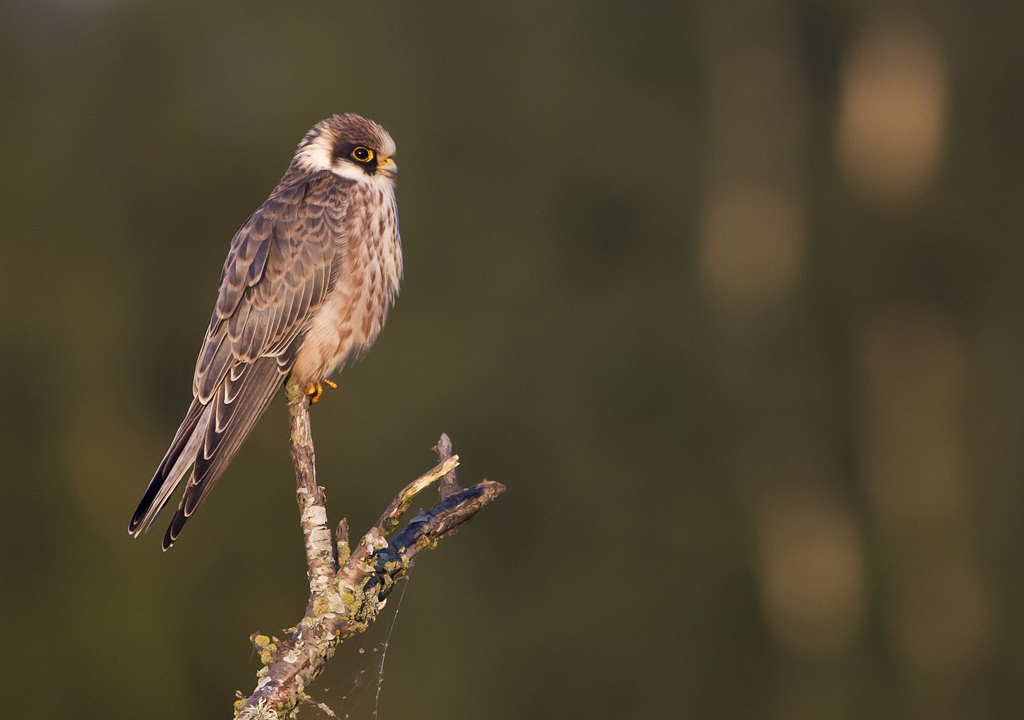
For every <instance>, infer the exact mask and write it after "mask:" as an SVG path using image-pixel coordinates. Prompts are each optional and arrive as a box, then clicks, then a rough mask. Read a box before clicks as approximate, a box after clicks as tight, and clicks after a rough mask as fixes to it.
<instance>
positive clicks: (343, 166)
mask: <svg viewBox="0 0 1024 720" xmlns="http://www.w3.org/2000/svg"><path fill="white" fill-rule="evenodd" d="M330 171H331V172H332V173H334V174H335V175H337V176H338V177H343V178H348V179H349V180H356V181H359V180H365V179H366V172H365V171H364V170H363V169H362V168H361V167H359V166H358V165H356V164H355V163H353V162H349V161H348V160H339V161H338V162H336V163H335V164H334V165H331V166H330Z"/></svg>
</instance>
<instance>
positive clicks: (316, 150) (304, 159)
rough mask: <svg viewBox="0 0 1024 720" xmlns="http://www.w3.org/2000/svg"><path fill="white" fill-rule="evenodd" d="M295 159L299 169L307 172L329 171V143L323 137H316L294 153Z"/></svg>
mask: <svg viewBox="0 0 1024 720" xmlns="http://www.w3.org/2000/svg"><path fill="white" fill-rule="evenodd" d="M295 159H296V160H297V161H298V165H299V167H300V168H302V169H303V170H308V171H309V172H319V171H320V170H331V169H332V168H331V143H330V141H329V140H328V139H327V138H326V137H324V136H323V135H318V136H317V137H315V138H314V139H313V141H312V142H310V143H309V144H308V145H306V146H305V147H304V148H301V149H300V150H299V151H298V152H297V153H295Z"/></svg>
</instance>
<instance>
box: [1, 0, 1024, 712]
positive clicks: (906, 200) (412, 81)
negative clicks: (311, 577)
mask: <svg viewBox="0 0 1024 720" xmlns="http://www.w3.org/2000/svg"><path fill="white" fill-rule="evenodd" d="M1022 68H1024V6H1022V5H1020V4H1019V3H1013V2H1008V1H1004V2H999V1H996V0H993V1H989V2H982V3H974V2H967V1H966V0H961V1H959V2H958V1H956V0H949V1H947V2H936V3H914V2H911V3H908V4H903V5H894V4H892V3H882V2H878V3H872V2H853V1H851V2H824V1H815V0H802V1H794V2H782V1H779V2H745V1H744V0H725V1H724V2H697V3H688V2H678V1H676V2H666V1H660V2H636V3H627V2H623V3H611V2H605V1H603V0H601V1H596V2H587V1H583V0H578V1H577V0H568V1H565V2H562V1H559V2H535V1H533V0H525V1H520V2H516V3H506V4H499V3H478V2H417V3H411V2H359V3H353V2H343V1H341V0H333V1H331V2H326V1H325V2H308V1H306V0H300V1H298V2H289V3H272V2H262V1H261V2H248V3H229V2H221V1H220V0H203V1H202V2H199V1H194V2H178V1H174V2H155V1H143V0H7V1H6V2H4V3H3V4H2V6H0V218H2V230H0V375H2V377H3V379H4V386H3V393H2V399H0V649H2V651H0V677H2V678H3V680H2V682H0V685H2V687H3V692H2V693H0V696H2V700H0V705H2V706H3V708H4V714H5V715H8V716H10V717H32V718H38V719H39V720H44V719H47V718H104V719H110V718H115V719H116V718H138V717H143V716H144V717H148V718H191V717H196V718H198V717H211V718H212V717H229V713H230V712H231V703H232V701H233V700H234V692H235V690H242V691H250V690H251V689H252V687H253V685H254V675H255V672H256V670H257V668H258V658H257V657H255V656H254V654H253V652H252V649H251V646H250V645H249V643H248V636H249V635H250V633H252V632H254V631H257V630H260V631H262V632H265V633H268V634H278V635H280V634H281V629H282V628H286V627H288V626H290V625H292V624H294V623H295V622H296V621H297V620H298V618H299V617H300V616H301V613H302V608H303V606H304V604H305V597H306V589H305V575H304V562H303V558H302V544H301V538H300V534H299V529H298V523H297V511H296V506H295V502H294V496H293V476H292V470H291V466H290V462H289V459H288V455H287V437H286V434H287V424H286V417H285V413H284V408H283V403H282V401H281V400H280V399H278V400H277V401H276V402H275V403H274V405H273V406H272V407H271V409H270V411H269V412H268V414H267V415H266V417H264V419H263V420H262V421H261V422H260V424H259V425H258V426H257V428H256V429H255V431H254V432H253V434H252V436H251V437H250V439H249V441H248V442H247V444H246V445H245V446H244V448H243V449H242V451H241V453H240V454H239V456H238V458H237V459H236V460H235V461H234V463H233V464H232V466H231V467H230V468H229V470H228V472H227V473H226V474H225V476H224V477H223V478H222V480H221V481H220V483H219V486H218V488H217V490H216V492H214V493H212V495H211V496H210V497H209V499H208V500H207V502H206V503H205V505H204V507H203V508H202V511H201V512H199V513H198V514H197V516H196V517H195V519H194V520H193V521H192V522H191V523H190V524H189V527H188V531H187V532H186V533H184V535H183V536H182V538H181V540H180V541H179V542H178V544H177V545H176V546H175V547H174V548H173V550H172V551H170V552H168V553H166V554H164V553H161V552H160V549H159V534H161V533H162V532H163V522H164V518H161V519H160V520H158V522H157V526H158V527H159V528H160V529H159V531H158V532H154V533H150V534H148V535H146V536H144V537H143V538H141V539H140V540H132V539H131V538H129V536H128V535H127V534H126V532H125V530H126V527H127V522H128V519H129V517H130V516H131V513H132V511H133V510H134V509H135V506H136V503H137V502H138V499H139V498H140V496H141V493H142V491H143V489H144V487H145V485H146V483H147V482H148V480H149V478H150V476H151V474H152V472H153V470H154V468H155V466H156V464H157V463H158V461H159V460H160V458H161V456H162V454H163V452H164V450H165V449H166V446H167V444H168V443H169V441H170V439H171V437H172V436H173V433H174V430H175V429H176V427H177V424H178V422H179V421H180V419H181V417H182V415H183V413H184V411H185V409H186V408H187V406H188V403H189V400H190V388H191V376H192V370H193V367H194V362H195V355H196V353H197V352H198V349H199V345H200V341H201V339H202V335H203V331H204V329H205V326H206V323H207V322H208V319H209V313H210V311H211V308H212V303H213V300H214V293H215V289H216V285H217V281H218V277H219V272H220V266H221V263H222V262H223V258H224V256H225V254H226V251H227V248H228V244H229V241H230V239H231V236H232V235H233V233H234V232H235V230H236V229H237V228H238V226H239V225H240V224H241V223H242V222H243V221H244V220H245V218H246V217H247V216H248V214H249V213H250V212H252V211H253V210H254V209H255V208H256V207H257V206H258V205H259V204H260V203H261V202H262V201H263V200H264V199H265V198H266V196H267V194H268V193H269V192H270V190H271V189H272V188H273V187H274V185H275V184H276V182H277V181H278V179H279V178H280V176H281V174H282V173H283V172H284V169H285V168H286V166H287V164H288V162H289V160H290V158H291V155H292V152H293V151H294V148H295V145H296V144H297V143H298V141H299V140H300V139H301V138H302V136H303V134H304V133H305V132H306V131H307V130H308V129H309V128H310V127H311V126H312V125H313V124H314V123H315V122H317V121H319V120H320V119H322V118H324V117H326V116H328V115H330V114H331V113H336V112H339V113H340V112H345V111H353V112H358V113H360V114H364V115H366V116H368V117H371V118H373V119H375V120H377V121H378V122H380V123H381V124H383V125H384V126H385V127H387V128H388V129H389V131H390V132H391V133H392V135H393V136H394V138H395V140H396V142H397V144H398V148H399V150H398V155H397V161H398V164H399V165H400V167H401V181H400V184H399V188H398V204H399V209H400V214H401V223H402V226H401V229H402V237H403V241H404V248H405V274H406V279H405V282H404V284H403V287H402V294H401V297H400V298H399V300H398V304H397V306H396V307H395V309H394V310H393V312H392V314H391V318H390V320H389V322H388V326H387V328H386V330H385V331H384V333H383V334H382V336H381V338H380V339H379V341H378V342H377V345H376V347H375V348H374V349H373V351H372V352H371V353H370V355H369V356H368V358H367V359H366V360H364V361H363V362H361V363H360V364H358V365H356V366H354V367H352V368H349V369H346V370H345V371H344V372H343V373H342V374H341V375H340V377H339V378H337V379H338V380H339V385H340V387H339V389H337V390H328V391H326V395H325V397H324V399H323V401H322V402H321V403H320V404H318V405H317V406H316V407H315V408H314V410H313V415H312V417H313V428H314V434H315V438H316V443H317V459H318V462H319V480H320V482H321V484H323V485H325V486H326V488H327V497H328V509H329V512H330V514H331V517H332V519H333V520H338V519H340V518H341V517H342V516H343V515H344V516H347V517H348V519H349V522H350V523H351V525H352V528H353V532H360V533H361V532H362V531H363V530H365V529H366V527H367V525H368V524H369V523H370V522H372V521H373V520H374V519H375V518H376V517H377V514H379V512H380V511H381V510H382V509H383V508H384V507H385V506H386V504H387V502H388V501H389V500H390V499H391V498H392V496H393V495H394V493H395V492H396V491H397V490H398V489H399V488H400V487H401V486H402V485H404V484H405V483H406V482H408V481H409V480H411V479H412V478H413V477H415V476H416V475H418V474H420V473H421V472H422V471H424V470H426V469H427V468H429V467H430V466H431V465H432V464H433V455H432V454H431V453H430V450H429V448H430V447H431V445H433V444H434V443H435V442H436V440H437V437H438V435H439V434H440V433H441V432H442V431H446V432H448V433H449V434H450V435H451V436H452V438H453V440H454V444H455V449H456V451H457V452H458V453H460V455H461V456H462V458H463V466H462V478H463V480H464V481H469V480H475V479H479V478H481V477H485V476H486V477H487V478H490V479H493V480H497V481H500V482H502V483H504V484H506V485H507V486H508V493H507V495H505V496H504V497H502V498H501V499H500V500H499V501H498V502H497V503H496V504H495V505H493V506H492V507H489V508H487V509H486V510H485V511H484V512H483V513H482V514H481V515H480V516H479V517H478V518H477V520H476V521H474V522H473V523H472V524H471V525H470V526H468V527H467V528H465V529H463V530H461V531H460V532H459V533H458V535H457V536H455V537H453V538H451V539H450V540H446V541H445V542H443V543H442V544H441V545H440V547H438V548H437V549H436V550H434V551H431V552H428V553H426V554H424V555H422V556H421V558H420V560H419V562H418V563H417V566H416V569H415V571H414V573H413V577H412V580H411V581H410V582H409V583H408V584H407V586H406V591H405V595H404V599H403V602H402V605H401V612H400V613H399V616H398V618H397V622H396V623H395V626H394V631H393V633H392V634H391V636H390V644H389V648H388V656H387V663H386V665H385V672H384V675H385V682H384V684H383V687H382V690H381V693H380V717H382V718H413V717H416V718H437V717H448V718H495V719H497V718H522V717H531V718H560V719H564V718H594V719H596V718H638V719H643V720H651V719H653V718H739V719H745V718H750V719H754V718H808V719H810V718H929V719H935V718H958V719H959V718H1007V717H1015V716H1019V715H1021V714H1022V713H1024V620H1022V618H1024V483H1022V479H1024V477H1022V476H1024V284H1022V283H1021V277H1022V271H1024V243H1022V242H1021V239H1022V228H1024V200H1022V198H1024V169H1022V168H1024V70H1022ZM425 502H427V501H425ZM392 604H396V603H394V602H393V603H392ZM392 612H393V611H392ZM387 622H389V623H390V622H391V617H390V616H389V617H388V620H387ZM383 639H384V638H383V636H373V637H369V638H365V639H362V643H363V646H364V650H366V651H367V652H366V653H364V654H363V655H362V656H360V655H359V654H358V653H355V652H353V656H354V657H353V658H352V659H351V660H349V661H348V662H347V664H343V663H341V662H340V659H339V662H337V663H335V664H334V665H333V666H332V668H331V670H330V671H329V673H328V675H327V676H326V677H325V678H324V679H323V682H322V683H321V684H320V685H318V686H315V687H314V688H313V689H312V694H313V696H314V698H315V699H316V700H318V701H324V702H327V703H328V704H330V705H331V706H332V707H334V708H335V710H336V711H338V712H339V715H342V714H343V713H346V712H350V713H351V716H352V717H353V718H355V717H370V715H369V713H370V712H372V709H373V708H372V706H373V702H372V699H367V697H363V699H362V700H360V701H359V703H358V705H357V706H353V707H349V706H347V705H346V704H345V703H346V702H347V701H343V700H342V697H341V696H342V695H343V694H345V692H346V691H345V690H344V688H345V687H346V683H348V682H350V681H351V680H352V679H353V678H363V681H364V684H368V685H369V686H371V687H370V690H369V697H372V695H373V694H374V693H375V692H376V683H375V679H376V677H377V674H378V672H377V666H376V665H375V664H374V663H375V662H376V660H374V659H373V657H374V656H375V655H374V654H375V653H379V650H380V647H379V643H381V642H383ZM368 658H370V659H368ZM360 673H361V674H360ZM367 678H368V679H367ZM318 712H319V711H317V710H315V709H312V708H311V709H309V710H306V711H304V712H303V714H304V715H307V714H308V716H310V717H313V716H316V715H317V714H318Z"/></svg>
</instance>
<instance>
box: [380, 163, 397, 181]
mask: <svg viewBox="0 0 1024 720" xmlns="http://www.w3.org/2000/svg"><path fill="white" fill-rule="evenodd" d="M377 170H378V171H379V172H382V173H384V174H385V175H387V176H388V177H389V178H391V179H392V180H397V179H398V165H396V164H395V161H394V160H392V159H391V158H384V162H382V163H380V164H379V165H378V166H377Z"/></svg>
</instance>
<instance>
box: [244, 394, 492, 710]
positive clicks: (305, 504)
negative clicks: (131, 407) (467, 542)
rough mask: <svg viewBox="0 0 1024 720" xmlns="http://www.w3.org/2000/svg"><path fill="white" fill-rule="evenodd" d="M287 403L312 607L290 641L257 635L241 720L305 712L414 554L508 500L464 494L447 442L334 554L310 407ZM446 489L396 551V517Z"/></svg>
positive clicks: (298, 399) (480, 490)
mask: <svg viewBox="0 0 1024 720" xmlns="http://www.w3.org/2000/svg"><path fill="white" fill-rule="evenodd" d="M286 393H287V398H288V410H289V417H290V422H291V451H292V460H293V462H294V464H295V479H296V496H297V499H298V503H299V512H300V522H301V524H302V534H303V537H304V539H305V544H306V563H307V565H308V572H309V591H310V592H309V603H308V604H307V606H306V614H305V616H304V617H303V618H302V621H301V622H300V623H299V624H298V625H297V626H296V627H295V629H294V631H293V633H292V636H291V638H289V639H287V640H285V641H283V642H280V643H276V642H272V641H271V639H270V638H267V637H266V636H264V635H258V634H257V635H253V637H252V641H253V644H254V645H255V646H256V648H257V650H259V652H260V658H261V660H262V661H263V668H262V669H261V670H260V672H259V673H258V675H257V677H258V679H259V683H258V685H257V686H256V690H255V691H254V692H253V694H252V696H251V697H249V698H242V699H240V700H239V701H238V702H236V703H235V707H236V711H237V717H238V718H240V719H250V720H256V719H265V718H286V717H294V715H295V713H296V712H297V709H298V707H299V706H300V705H301V704H302V703H303V702H304V701H306V700H308V699H309V696H308V695H306V693H305V688H306V687H307V686H308V685H309V683H310V682H311V681H312V680H313V679H314V678H315V677H316V676H317V675H319V674H320V672H321V671H322V670H323V668H324V666H325V664H326V663H327V660H328V659H329V658H330V657H331V655H332V654H333V653H334V649H335V647H337V645H338V643H340V642H342V641H343V640H345V639H347V638H349V637H352V635H354V634H356V633H357V632H362V631H363V630H365V629H366V627H367V626H368V625H369V624H370V623H371V622H373V621H374V619H376V617H377V613H378V612H379V611H380V610H381V609H382V608H383V607H384V603H385V601H386V600H387V597H388V595H389V594H390V592H391V590H392V588H393V587H394V585H395V582H396V581H397V580H398V579H400V578H402V577H403V576H404V575H405V574H406V572H407V571H408V569H409V568H410V567H411V566H412V563H413V558H415V556H416V554H417V553H419V551H420V550H423V549H424V548H427V547H431V546H433V544H434V543H436V542H437V541H438V540H440V539H441V538H442V537H444V536H445V535H446V534H448V533H450V532H451V531H452V530H454V529H455V528H456V527H458V526H459V525H462V524H463V523H466V522H468V521H469V520H470V519H471V518H472V517H473V515H474V514H475V513H476V512H477V511H478V510H479V509H480V508H482V507H484V506H485V505H487V504H489V503H491V502H493V501H494V500H495V499H496V498H497V497H498V495H500V494H501V493H503V492H504V491H505V487H504V486H503V485H501V484H500V483H496V482H491V481H488V480H483V481H481V482H479V483H477V484H476V485H473V486H472V487H469V488H465V489H460V488H459V486H458V484H457V482H456V481H455V468H456V467H457V466H458V464H459V459H458V456H457V455H453V454H452V453H451V441H450V440H449V439H448V436H447V435H442V436H441V440H440V441H439V442H438V445H437V447H436V448H435V450H436V451H437V453H438V459H439V460H440V464H439V465H438V466H437V467H435V468H434V469H433V470H431V471H430V472H428V473H426V474H425V475H423V476H421V477H419V478H417V479H416V480H414V481H413V482H412V483H410V484H409V485H408V486H406V487H405V488H404V489H403V490H402V491H401V492H400V493H399V494H398V495H397V496H396V497H395V499H394V500H393V501H392V502H391V505H390V506H389V507H388V509H387V510H385V512H384V514H383V515H381V518H380V520H379V521H378V522H377V524H376V525H375V526H374V527H372V528H371V529H370V530H369V532H367V533H366V535H364V536H363V538H362V539H361V540H360V541H359V543H358V545H356V547H355V549H353V550H351V551H350V548H349V545H348V524H347V522H346V521H344V520H342V522H341V524H340V525H339V526H338V533H337V538H336V541H337V550H335V544H334V541H332V538H331V531H330V528H329V527H328V525H327V508H326V505H325V501H324V495H323V489H322V488H320V487H318V486H317V484H316V467H315V456H314V452H313V437H312V433H311V431H310V423H309V399H308V397H307V396H306V395H305V393H304V392H303V389H302V388H299V387H297V386H296V385H295V384H294V383H289V384H288V387H287V390H286ZM442 478H443V479H442ZM439 479H442V485H441V491H442V494H441V498H442V499H441V502H439V503H438V504H437V505H436V506H434V507H433V508H432V509H430V510H429V511H422V510H421V511H420V513H419V514H418V515H417V516H416V517H415V518H413V519H412V520H411V521H410V522H409V524H408V525H406V527H405V528H404V529H403V530H402V531H401V532H400V533H398V535H396V536H395V537H394V539H393V540H391V542H390V543H389V542H388V541H387V539H386V538H387V534H388V533H389V532H390V531H391V530H393V529H394V528H395V527H396V526H397V525H398V519H399V517H400V516H401V515H402V513H404V512H405V511H406V510H407V509H408V508H409V506H410V505H411V503H412V501H413V499H414V498H415V497H416V495H417V494H419V493H421V492H422V491H423V490H425V489H426V488H427V487H429V486H430V484H431V483H433V482H435V481H437V480H439Z"/></svg>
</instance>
